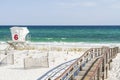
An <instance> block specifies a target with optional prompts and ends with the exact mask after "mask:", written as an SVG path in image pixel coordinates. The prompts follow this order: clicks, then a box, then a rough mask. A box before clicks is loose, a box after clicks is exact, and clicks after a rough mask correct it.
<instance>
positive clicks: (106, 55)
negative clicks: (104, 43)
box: [55, 47, 118, 80]
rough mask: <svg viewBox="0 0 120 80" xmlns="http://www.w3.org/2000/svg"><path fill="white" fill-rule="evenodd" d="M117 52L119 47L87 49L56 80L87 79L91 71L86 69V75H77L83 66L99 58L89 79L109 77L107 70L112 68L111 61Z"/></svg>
mask: <svg viewBox="0 0 120 80" xmlns="http://www.w3.org/2000/svg"><path fill="white" fill-rule="evenodd" d="M117 53H118V47H113V48H108V47H102V48H91V49H89V50H88V51H86V52H85V53H84V54H83V55H82V56H81V57H80V58H79V59H77V60H76V61H75V62H74V63H73V64H72V65H71V66H70V67H68V68H67V69H66V70H65V71H64V72H63V73H62V74H61V75H60V76H58V77H57V78H56V79H55V80H85V79H84V78H85V77H86V76H87V74H88V72H89V71H86V73H85V74H86V75H84V76H83V77H82V79H79V78H76V77H77V76H78V74H79V73H80V72H81V71H82V68H84V67H85V66H86V65H87V64H88V63H89V62H90V61H94V60H95V59H97V58H98V61H97V63H99V64H98V65H97V66H95V69H93V71H94V72H93V74H92V75H89V78H88V79H87V80H95V79H96V78H98V80H99V79H102V80H104V78H107V72H108V69H110V62H111V61H112V58H114V57H115V56H116V54H117ZM92 66H94V65H92ZM89 70H90V69H89Z"/></svg>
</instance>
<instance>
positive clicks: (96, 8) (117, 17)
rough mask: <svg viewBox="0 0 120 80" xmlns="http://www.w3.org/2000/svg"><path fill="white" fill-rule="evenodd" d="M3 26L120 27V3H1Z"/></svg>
mask: <svg viewBox="0 0 120 80" xmlns="http://www.w3.org/2000/svg"><path fill="white" fill-rule="evenodd" d="M0 25H120V0H0Z"/></svg>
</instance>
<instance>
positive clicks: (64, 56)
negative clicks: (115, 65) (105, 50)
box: [0, 42, 120, 80]
mask: <svg viewBox="0 0 120 80" xmlns="http://www.w3.org/2000/svg"><path fill="white" fill-rule="evenodd" d="M29 44H30V45H32V46H34V47H35V49H34V50H35V51H36V50H39V51H41V53H46V52H49V68H37V69H23V59H24V58H25V57H26V53H27V51H26V50H23V51H19V50H17V51H12V53H14V54H15V64H14V65H7V66H0V80H36V79H38V78H39V77H40V76H42V75H43V74H45V73H46V72H47V71H49V70H50V69H52V68H54V67H56V66H58V65H59V64H61V63H64V62H66V61H69V60H72V59H75V58H78V57H80V56H81V55H82V54H83V53H84V52H85V51H86V50H87V49H89V48H91V47H101V46H120V44H109V43H105V44H104V43H103V44H101V43H100V44H95V43H62V42H61V43H56V42H53V43H29ZM40 46H41V47H40ZM7 47H8V45H7V44H5V43H0V53H2V52H3V51H4V50H5V49H6V48H7ZM51 47H52V48H51ZM55 48H56V49H55ZM61 48H62V49H61ZM68 48H69V49H68ZM71 48H72V49H71ZM76 48H80V51H77V50H76ZM34 50H32V51H34ZM9 52H10V51H9ZM3 56H4V55H2V54H0V58H1V59H2V58H3ZM30 56H32V57H39V56H38V55H37V54H36V55H33V54H28V55H27V57H30ZM119 57H120V56H119ZM117 62H118V61H117ZM111 79H112V78H111ZM111 79H110V80H111ZM112 80H115V78H114V79H112ZM116 80H120V78H119V79H116Z"/></svg>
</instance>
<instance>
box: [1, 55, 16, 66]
mask: <svg viewBox="0 0 120 80" xmlns="http://www.w3.org/2000/svg"><path fill="white" fill-rule="evenodd" d="M8 64H14V55H13V54H9V55H7V56H6V57H5V58H3V59H2V60H1V61H0V65H8Z"/></svg>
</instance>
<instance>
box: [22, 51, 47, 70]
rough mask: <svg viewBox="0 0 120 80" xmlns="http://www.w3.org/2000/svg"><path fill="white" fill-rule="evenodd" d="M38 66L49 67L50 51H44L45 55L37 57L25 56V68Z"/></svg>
mask: <svg viewBox="0 0 120 80" xmlns="http://www.w3.org/2000/svg"><path fill="white" fill-rule="evenodd" d="M38 67H49V62H48V53H44V56H41V57H39V58H38V57H37V58H31V57H30V58H25V59H24V68H26V69H27V68H38Z"/></svg>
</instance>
